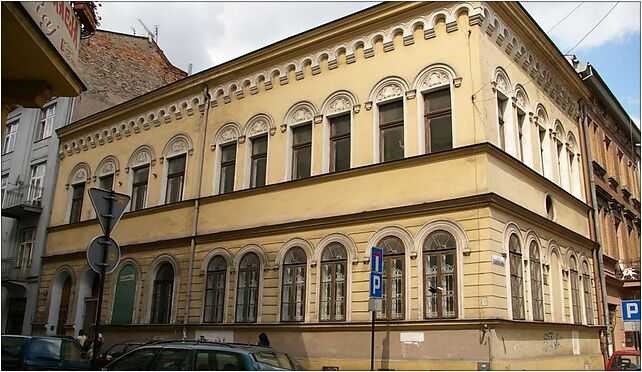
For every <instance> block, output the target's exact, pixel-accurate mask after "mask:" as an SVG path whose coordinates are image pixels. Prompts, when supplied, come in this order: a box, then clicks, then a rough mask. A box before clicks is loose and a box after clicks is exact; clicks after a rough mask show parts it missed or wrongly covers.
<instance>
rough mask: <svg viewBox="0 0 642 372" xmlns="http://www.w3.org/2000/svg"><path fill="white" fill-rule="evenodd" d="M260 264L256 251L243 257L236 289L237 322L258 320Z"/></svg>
mask: <svg viewBox="0 0 642 372" xmlns="http://www.w3.org/2000/svg"><path fill="white" fill-rule="evenodd" d="M260 266H261V264H260V261H259V257H258V256H257V255H256V254H255V253H247V254H245V256H243V259H241V263H240V265H239V272H238V286H237V291H236V321H237V322H247V323H253V322H256V314H257V304H258V295H259V268H260Z"/></svg>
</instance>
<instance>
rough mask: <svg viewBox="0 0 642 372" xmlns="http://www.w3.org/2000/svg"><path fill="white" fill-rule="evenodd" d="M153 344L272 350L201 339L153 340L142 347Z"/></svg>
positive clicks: (263, 347)
mask: <svg viewBox="0 0 642 372" xmlns="http://www.w3.org/2000/svg"><path fill="white" fill-rule="evenodd" d="M154 346H163V347H184V348H190V349H194V348H203V347H205V348H215V349H228V350H229V349H235V350H243V351H247V352H274V351H275V350H273V349H272V348H270V347H268V346H259V345H252V344H243V343H233V342H213V341H201V340H161V341H153V342H150V343H148V344H145V346H143V347H154Z"/></svg>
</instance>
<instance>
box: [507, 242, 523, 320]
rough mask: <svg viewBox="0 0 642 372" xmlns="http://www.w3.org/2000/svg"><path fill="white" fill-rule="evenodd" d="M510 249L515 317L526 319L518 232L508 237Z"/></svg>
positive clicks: (512, 301) (512, 299)
mask: <svg viewBox="0 0 642 372" xmlns="http://www.w3.org/2000/svg"><path fill="white" fill-rule="evenodd" d="M508 251H509V265H510V292H511V304H512V307H513V319H524V278H523V274H522V273H523V271H522V247H521V243H520V241H519V237H518V236H517V234H511V235H510V237H509V238H508Z"/></svg>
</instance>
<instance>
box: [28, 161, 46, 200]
mask: <svg viewBox="0 0 642 372" xmlns="http://www.w3.org/2000/svg"><path fill="white" fill-rule="evenodd" d="M39 170H42V171H41V172H40V173H39V172H38V171H39ZM46 173H47V163H46V162H42V163H38V164H34V165H32V166H31V175H30V177H29V199H28V200H29V201H36V200H41V199H42V193H43V190H44V182H45V175H46ZM38 187H39V188H41V189H40V190H39V189H37V188H38Z"/></svg>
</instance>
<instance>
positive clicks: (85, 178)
mask: <svg viewBox="0 0 642 372" xmlns="http://www.w3.org/2000/svg"><path fill="white" fill-rule="evenodd" d="M90 179H91V168H90V167H89V164H87V163H86V162H82V163H78V164H76V166H74V167H73V169H72V170H71V172H69V178H68V179H67V187H69V186H70V185H77V184H80V183H83V182H89V180H90Z"/></svg>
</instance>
